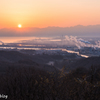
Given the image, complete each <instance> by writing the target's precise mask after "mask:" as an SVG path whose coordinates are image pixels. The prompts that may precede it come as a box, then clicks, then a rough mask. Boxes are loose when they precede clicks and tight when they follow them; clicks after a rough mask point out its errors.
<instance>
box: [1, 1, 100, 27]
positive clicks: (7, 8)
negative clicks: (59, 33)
mask: <svg viewBox="0 0 100 100" xmlns="http://www.w3.org/2000/svg"><path fill="white" fill-rule="evenodd" d="M18 24H22V26H23V27H40V28H41V27H48V26H59V27H70V26H75V25H79V24H80V25H96V24H100V0H0V28H11V27H17V25H18Z"/></svg>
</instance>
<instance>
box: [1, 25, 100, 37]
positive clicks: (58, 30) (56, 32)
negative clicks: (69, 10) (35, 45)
mask: <svg viewBox="0 0 100 100" xmlns="http://www.w3.org/2000/svg"><path fill="white" fill-rule="evenodd" d="M62 35H63V36H65V35H72V36H95V37H96V36H97V37H98V36H100V25H89V26H82V25H77V26H74V27H46V28H22V29H14V28H10V29H7V28H3V29H0V36H38V37H52V36H62Z"/></svg>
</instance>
